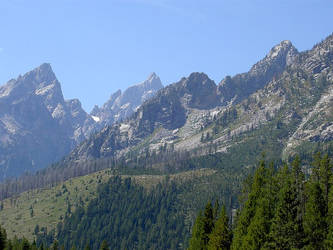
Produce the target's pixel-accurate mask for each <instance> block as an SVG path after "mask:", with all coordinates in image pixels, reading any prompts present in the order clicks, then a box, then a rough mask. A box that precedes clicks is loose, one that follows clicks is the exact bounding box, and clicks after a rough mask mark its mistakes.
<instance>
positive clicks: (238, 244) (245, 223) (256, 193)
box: [231, 159, 267, 250]
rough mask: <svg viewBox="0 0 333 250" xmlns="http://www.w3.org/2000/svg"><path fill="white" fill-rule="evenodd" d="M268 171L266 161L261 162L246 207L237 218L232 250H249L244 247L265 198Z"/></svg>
mask: <svg viewBox="0 0 333 250" xmlns="http://www.w3.org/2000/svg"><path fill="white" fill-rule="evenodd" d="M266 175H267V169H266V164H265V161H264V159H263V160H261V161H260V164H259V166H258V168H257V170H256V171H255V174H254V176H253V179H252V185H251V192H250V193H249V195H248V198H247V200H246V201H245V205H244V207H243V209H242V211H241V213H240V216H239V218H237V226H236V228H235V234H234V239H233V241H232V246H231V248H232V249H235V250H239V249H247V247H246V246H244V245H243V244H244V240H245V237H246V235H247V234H248V230H249V226H250V223H251V222H252V220H253V217H254V216H255V214H256V210H257V208H258V203H259V200H260V199H261V198H262V197H263V193H264V187H265V184H266V182H267V178H266Z"/></svg>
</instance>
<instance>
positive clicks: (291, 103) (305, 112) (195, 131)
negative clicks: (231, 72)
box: [67, 35, 333, 161]
mask: <svg viewBox="0 0 333 250" xmlns="http://www.w3.org/2000/svg"><path fill="white" fill-rule="evenodd" d="M332 55H333V36H332V35H331V36H329V37H328V38H326V39H325V40H324V41H322V42H321V43H319V44H317V45H315V46H314V47H313V48H312V49H311V50H308V51H304V52H298V51H297V49H296V48H295V47H294V46H293V45H292V43H291V42H290V41H282V42H281V43H280V44H278V45H276V46H275V47H273V48H272V49H271V51H270V52H269V53H268V54H267V56H266V57H265V58H263V59H262V60H260V61H259V62H258V63H256V64H255V65H254V66H253V67H252V68H251V69H250V70H249V71H248V72H246V73H243V74H238V75H236V76H234V77H230V76H227V77H226V78H225V79H223V80H222V81H221V82H220V83H219V84H218V85H216V84H215V83H214V81H212V80H211V79H209V77H208V76H207V75H206V74H204V73H192V74H191V75H190V76H188V77H187V78H182V79H181V80H180V81H179V82H177V83H174V84H171V85H168V86H167V87H165V88H163V89H162V90H161V91H159V92H158V93H157V95H156V96H154V97H153V98H151V99H150V100H148V101H147V102H145V103H143V105H141V106H140V108H138V110H137V111H136V113H135V114H134V115H133V116H132V117H131V119H129V120H127V121H124V122H120V123H117V124H115V125H113V126H110V127H105V128H103V129H102V130H101V131H100V132H99V133H97V134H94V136H93V137H91V138H90V139H88V140H85V141H84V142H83V143H82V144H81V145H80V146H78V147H77V148H75V149H74V151H73V152H72V153H71V155H70V156H69V157H67V159H68V160H69V161H72V160H74V161H80V160H81V161H85V160H86V159H94V158H105V157H121V156H125V157H126V155H127V154H129V153H132V152H137V153H138V154H139V155H140V154H143V153H145V152H147V150H148V151H149V152H159V151H160V149H161V148H170V149H172V150H176V151H190V150H198V149H200V151H201V153H200V154H208V153H210V152H212V148H213V149H214V151H215V152H224V153H225V154H229V153H230V152H238V153H239V152H240V151H241V150H243V149H242V148H244V147H245V148H246V147H248V146H249V148H248V151H251V150H257V151H260V150H261V151H266V150H267V151H268V152H271V153H272V152H274V154H275V155H276V156H277V157H280V156H281V157H283V158H286V159H287V158H288V157H289V156H290V155H292V154H294V153H296V152H297V150H298V149H300V148H301V147H306V148H308V149H310V148H311V147H312V148H313V147H315V145H316V146H318V145H319V146H323V145H326V146H327V143H328V144H329V143H330V142H331V141H332V138H333V126H332V124H333V123H332V122H333V115H332V114H333V112H332V107H333V105H332V101H333V96H332V94H333V92H332V89H333V87H332V83H333V78H332V76H333V67H332V64H333V57H332ZM251 146H252V147H251ZM230 157H231V156H230Z"/></svg>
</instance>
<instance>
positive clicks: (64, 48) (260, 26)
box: [0, 0, 333, 111]
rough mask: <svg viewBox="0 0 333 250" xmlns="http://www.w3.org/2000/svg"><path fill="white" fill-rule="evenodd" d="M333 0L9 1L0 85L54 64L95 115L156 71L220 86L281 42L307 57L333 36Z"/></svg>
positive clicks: (0, 46) (5, 0)
mask: <svg viewBox="0 0 333 250" xmlns="http://www.w3.org/2000/svg"><path fill="white" fill-rule="evenodd" d="M332 13H333V1H332V0H326V1H321V0H275V1H271V0H229V1H225V0H94V1H93V0H90V1H88V0H0V84H1V85H2V84H4V83H5V82H7V81H8V80H9V79H11V78H16V77H17V76H18V75H19V74H24V73H25V72H27V71H29V70H31V69H33V68H35V67H37V66H39V65H40V64H42V63H43V62H49V63H51V65H52V67H53V70H54V71H55V74H56V75H57V77H58V79H59V81H60V82H61V84H62V89H63V93H64V96H65V98H79V99H80V101H81V102H82V104H83V107H84V108H85V109H86V110H87V111H90V110H91V108H92V107H93V105H94V104H98V105H101V104H103V103H104V102H105V101H106V100H107V99H108V98H109V96H110V94H111V93H112V92H114V91H116V90H117V89H125V88H126V87H128V86H130V85H133V84H135V83H138V82H141V81H143V80H144V79H146V78H147V77H148V75H149V74H150V73H151V72H156V73H157V74H158V75H159V76H160V78H161V80H162V82H163V84H164V85H167V84H170V83H173V82H176V81H178V80H179V79H180V78H181V77H183V76H188V75H189V74H190V73H191V72H194V71H199V72H205V73H207V74H208V75H209V77H211V78H212V79H213V80H214V81H215V82H216V83H218V82H220V81H221V80H222V79H223V77H225V76H226V75H234V74H236V73H241V72H244V71H247V70H248V69H249V68H250V67H251V66H252V65H253V64H254V63H255V62H257V61H258V60H260V59H261V58H262V57H264V56H265V54H266V53H267V52H268V51H269V50H270V49H271V48H272V47H273V46H274V45H275V44H277V43H279V42H280V41H281V40H286V39H287V40H291V41H292V43H293V44H294V45H295V46H296V47H297V49H299V50H300V51H302V50H306V49H310V48H311V47H312V46H313V45H314V44H315V43H317V42H320V41H321V40H322V39H324V38H325V37H326V36H328V35H329V34H331V33H332V32H333V14H332Z"/></svg>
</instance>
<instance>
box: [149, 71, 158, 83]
mask: <svg viewBox="0 0 333 250" xmlns="http://www.w3.org/2000/svg"><path fill="white" fill-rule="evenodd" d="M157 78H159V77H158V75H157V74H156V73H155V72H152V73H151V74H150V75H149V77H148V79H147V80H148V81H152V80H154V79H157Z"/></svg>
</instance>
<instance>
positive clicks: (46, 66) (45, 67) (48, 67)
mask: <svg viewBox="0 0 333 250" xmlns="http://www.w3.org/2000/svg"><path fill="white" fill-rule="evenodd" d="M37 69H40V70H52V68H51V64H50V63H42V64H41V65H40V66H39V67H37Z"/></svg>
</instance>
